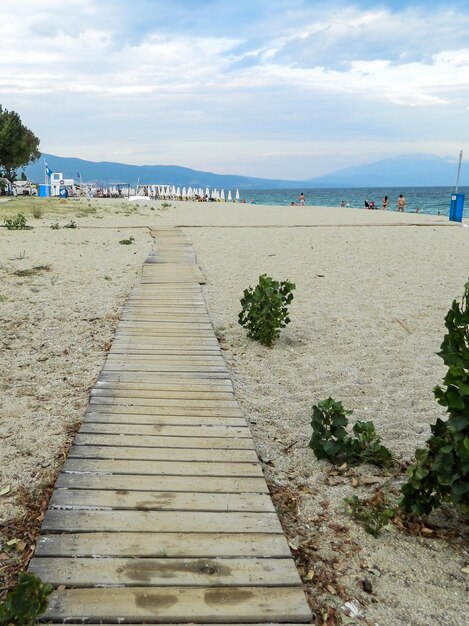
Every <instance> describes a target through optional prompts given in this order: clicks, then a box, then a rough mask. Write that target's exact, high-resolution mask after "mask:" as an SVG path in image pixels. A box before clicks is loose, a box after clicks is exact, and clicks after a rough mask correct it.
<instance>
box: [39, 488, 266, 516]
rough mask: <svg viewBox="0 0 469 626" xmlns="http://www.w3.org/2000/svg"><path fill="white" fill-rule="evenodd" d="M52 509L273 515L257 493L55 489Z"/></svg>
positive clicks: (264, 499) (262, 496) (50, 505)
mask: <svg viewBox="0 0 469 626" xmlns="http://www.w3.org/2000/svg"><path fill="white" fill-rule="evenodd" d="M49 507H50V508H51V509H57V508H58V509H74V508H77V509H79V508H81V509H84V508H86V509H93V508H98V509H106V508H109V509H115V510H132V509H136V510H138V511H163V510H168V511H250V512H256V511H259V512H270V513H273V512H274V507H273V504H272V500H271V499H270V497H269V496H268V495H266V494H258V493H247V494H246V493H187V492H179V493H178V492H169V491H126V490H122V489H115V490H105V489H92V490H85V489H55V491H54V493H53V494H52V497H51V500H50V504H49Z"/></svg>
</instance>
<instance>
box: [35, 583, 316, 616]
mask: <svg viewBox="0 0 469 626" xmlns="http://www.w3.org/2000/svg"><path fill="white" fill-rule="evenodd" d="M116 616H119V617H120V618H122V619H123V620H126V621H130V620H135V621H140V620H143V619H145V621H146V622H149V623H165V622H166V623H168V622H179V621H180V622H185V623H187V622H202V621H204V622H207V623H214V622H223V623H229V622H256V621H258V622H296V621H297V622H308V621H311V613H310V611H309V609H308V606H307V604H306V602H305V597H304V593H303V590H302V589H301V588H300V587H285V588H277V587H253V588H246V587H229V588H224V587H221V588H218V589H217V588H181V589H177V588H173V589H167V588H165V587H162V588H161V587H153V588H148V587H134V588H130V589H126V588H108V589H106V588H104V589H103V588H99V589H69V590H61V591H55V592H53V594H52V595H51V597H50V601H49V607H48V608H47V610H46V612H45V614H44V615H43V619H45V620H62V619H63V618H65V617H66V618H68V619H67V621H69V620H70V619H75V620H80V621H82V620H83V621H88V622H89V621H93V622H95V623H96V622H103V621H106V620H108V621H109V620H110V621H115V617H116Z"/></svg>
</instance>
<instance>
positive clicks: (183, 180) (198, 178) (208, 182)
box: [26, 154, 301, 189]
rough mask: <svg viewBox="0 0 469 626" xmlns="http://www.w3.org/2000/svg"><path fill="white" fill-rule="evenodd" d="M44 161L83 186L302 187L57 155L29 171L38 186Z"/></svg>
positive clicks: (45, 157)
mask: <svg viewBox="0 0 469 626" xmlns="http://www.w3.org/2000/svg"><path fill="white" fill-rule="evenodd" d="M44 160H45V161H46V162H47V164H48V166H49V167H50V169H51V170H52V171H54V172H61V173H62V174H63V175H64V177H65V178H74V179H75V180H76V179H77V173H80V176H81V179H82V181H83V182H98V183H102V184H110V183H131V184H132V185H135V184H136V183H137V181H139V182H140V184H142V185H148V184H155V185H176V186H178V185H179V186H180V187H189V186H191V187H206V186H208V187H215V188H219V189H220V188H225V189H237V188H238V189H288V188H295V187H298V185H300V184H301V183H300V182H299V181H292V180H272V179H268V178H251V177H248V176H237V175H224V174H214V173H212V172H199V171H197V170H192V169H189V168H187V167H179V166H178V165H126V164H124V163H112V162H107V161H102V162H99V163H95V162H94V161H84V160H83V159H74V158H65V157H59V156H55V155H53V154H43V155H42V158H41V159H40V160H39V161H37V162H36V163H33V164H31V165H29V166H28V167H27V168H26V175H27V176H28V179H29V180H32V181H34V182H44Z"/></svg>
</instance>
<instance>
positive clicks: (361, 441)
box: [309, 398, 392, 467]
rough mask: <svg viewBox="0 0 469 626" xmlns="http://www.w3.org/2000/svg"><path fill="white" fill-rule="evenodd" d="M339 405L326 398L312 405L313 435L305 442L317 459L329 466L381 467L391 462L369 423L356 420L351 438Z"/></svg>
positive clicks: (345, 413) (350, 412)
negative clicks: (361, 465) (366, 465)
mask: <svg viewBox="0 0 469 626" xmlns="http://www.w3.org/2000/svg"><path fill="white" fill-rule="evenodd" d="M352 413H353V411H346V410H345V409H344V407H343V406H342V403H341V402H337V401H336V400H333V399H332V398H327V400H323V401H322V402H319V404H318V405H314V406H313V415H312V419H311V426H312V427H313V435H312V437H311V441H310V442H309V447H310V448H312V450H313V452H314V454H315V456H316V458H317V459H319V460H323V459H325V460H327V461H330V462H331V463H333V464H342V463H348V464H357V463H371V464H372V465H376V466H378V467H384V466H386V465H388V464H389V463H390V462H391V461H392V454H391V452H390V451H389V450H388V449H387V448H386V447H385V446H383V445H382V444H381V439H380V437H379V435H378V434H377V432H376V430H375V425H374V424H373V422H361V421H357V422H356V423H355V424H354V426H353V433H354V435H355V436H354V437H351V436H350V435H349V434H348V433H347V430H346V427H347V425H348V419H347V415H352Z"/></svg>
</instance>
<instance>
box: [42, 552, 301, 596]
mask: <svg viewBox="0 0 469 626" xmlns="http://www.w3.org/2000/svg"><path fill="white" fill-rule="evenodd" d="M29 571H30V572H31V573H32V574H35V575H36V576H39V578H40V579H41V580H42V582H44V583H50V584H52V585H55V586H59V585H67V586H73V587H90V586H91V585H92V586H95V587H96V586H98V585H99V586H101V585H103V586H106V587H108V586H111V585H125V587H126V588H128V587H139V586H141V585H145V586H146V587H177V588H180V587H194V586H203V587H238V586H249V587H279V586H283V587H294V586H300V585H301V581H300V578H299V576H298V572H297V571H296V568H295V566H294V565H293V561H292V560H291V558H290V559H258V558H244V559H239V558H237V559H236V558H226V559H209V558H203V559H171V558H159V559H158V558H155V559H144V558H139V559H134V558H132V559H122V558H114V559H86V558H80V557H78V558H66V557H62V558H41V557H37V558H34V559H33V560H32V561H31V564H30V566H29Z"/></svg>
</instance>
